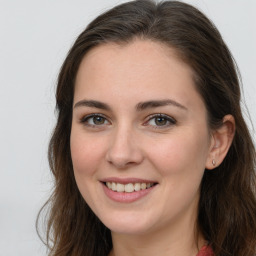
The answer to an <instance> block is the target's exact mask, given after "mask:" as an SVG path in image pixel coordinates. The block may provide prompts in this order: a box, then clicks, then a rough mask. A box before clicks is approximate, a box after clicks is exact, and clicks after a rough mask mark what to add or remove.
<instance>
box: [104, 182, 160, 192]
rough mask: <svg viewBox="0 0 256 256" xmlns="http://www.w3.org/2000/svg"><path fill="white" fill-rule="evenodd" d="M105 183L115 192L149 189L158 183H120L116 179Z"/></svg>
mask: <svg viewBox="0 0 256 256" xmlns="http://www.w3.org/2000/svg"><path fill="white" fill-rule="evenodd" d="M103 184H104V185H105V186H106V187H107V188H108V189H110V190H112V191H114V192H125V193H133V192H139V191H141V190H147V189H150V188H152V187H153V186H155V185H157V183H155V182H134V183H132V182H130V183H119V182H114V181H107V182H103Z"/></svg>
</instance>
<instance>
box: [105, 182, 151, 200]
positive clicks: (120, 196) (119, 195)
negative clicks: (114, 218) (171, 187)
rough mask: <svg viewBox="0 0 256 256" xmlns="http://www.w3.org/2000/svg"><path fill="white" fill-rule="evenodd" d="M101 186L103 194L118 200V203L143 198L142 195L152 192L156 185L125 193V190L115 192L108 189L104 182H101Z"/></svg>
mask: <svg viewBox="0 0 256 256" xmlns="http://www.w3.org/2000/svg"><path fill="white" fill-rule="evenodd" d="M102 186H103V190H104V192H105V194H106V195H107V196H108V197H109V198H110V199H112V200H113V201H115V202H119V203H132V202H135V201H137V200H139V199H141V198H143V197H144V196H146V195H148V194H149V193H150V192H152V190H153V189H154V188H155V187H156V185H154V186H152V187H150V188H148V189H143V190H140V191H135V192H131V193H127V192H115V191H113V190H111V189H109V188H108V187H107V186H106V185H105V184H103V183H102Z"/></svg>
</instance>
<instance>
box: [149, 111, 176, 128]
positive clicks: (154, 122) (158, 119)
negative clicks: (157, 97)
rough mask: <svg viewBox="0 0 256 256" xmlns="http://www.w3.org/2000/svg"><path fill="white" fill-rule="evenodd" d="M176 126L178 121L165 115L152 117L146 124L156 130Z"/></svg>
mask: <svg viewBox="0 0 256 256" xmlns="http://www.w3.org/2000/svg"><path fill="white" fill-rule="evenodd" d="M174 124H176V120H175V119H174V118H172V117H170V116H167V115H164V114H156V115H151V116H149V118H148V121H147V122H146V125H150V126H152V127H154V128H166V127H169V126H171V125H174Z"/></svg>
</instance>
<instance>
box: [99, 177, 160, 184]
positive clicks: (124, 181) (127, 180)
mask: <svg viewBox="0 0 256 256" xmlns="http://www.w3.org/2000/svg"><path fill="white" fill-rule="evenodd" d="M101 182H116V183H120V184H128V183H157V182H156V181H155V180H148V179H141V178H119V177H108V178H105V179H102V180H101Z"/></svg>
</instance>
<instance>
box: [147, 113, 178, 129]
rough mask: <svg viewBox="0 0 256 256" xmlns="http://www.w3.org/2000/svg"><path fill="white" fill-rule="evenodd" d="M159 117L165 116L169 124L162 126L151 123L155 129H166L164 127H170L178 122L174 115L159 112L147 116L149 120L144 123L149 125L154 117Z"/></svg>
mask: <svg viewBox="0 0 256 256" xmlns="http://www.w3.org/2000/svg"><path fill="white" fill-rule="evenodd" d="M157 117H163V118H165V119H166V120H167V121H168V122H169V124H166V125H162V126H160V125H159V126H157V125H154V126H153V125H149V126H151V127H153V128H154V129H164V128H168V127H170V126H172V125H175V124H176V123H177V121H176V119H174V118H173V117H171V116H169V115H166V114H162V113H158V114H151V115H149V116H148V117H147V120H146V122H145V123H144V126H147V125H148V123H149V121H150V120H152V119H154V118H157Z"/></svg>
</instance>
